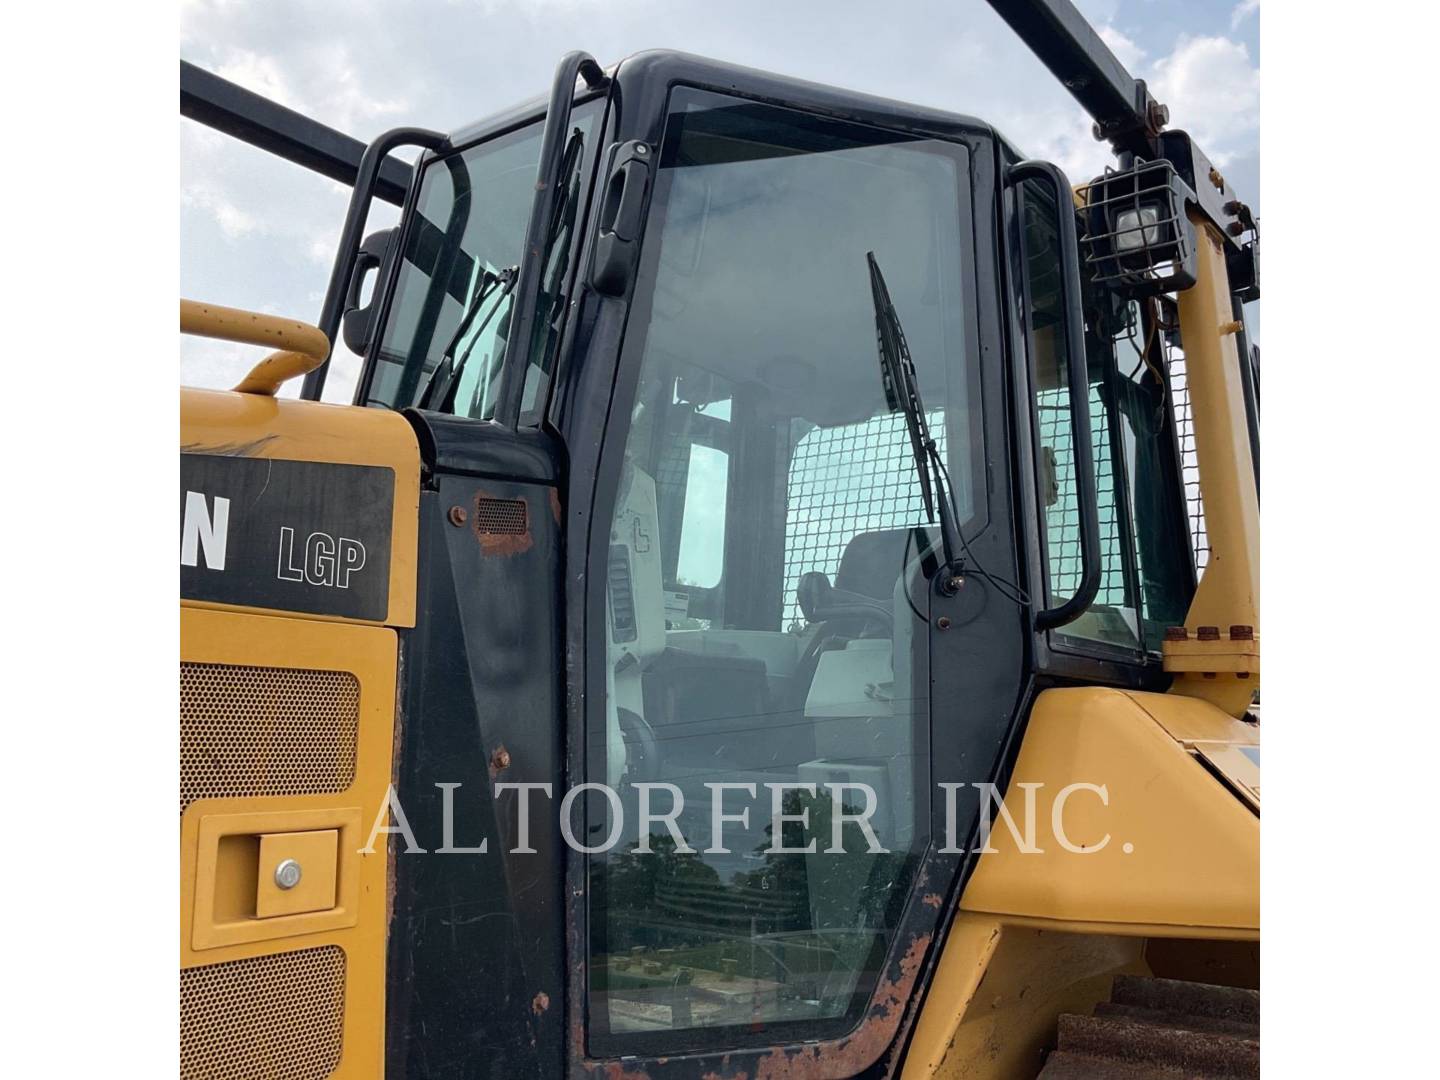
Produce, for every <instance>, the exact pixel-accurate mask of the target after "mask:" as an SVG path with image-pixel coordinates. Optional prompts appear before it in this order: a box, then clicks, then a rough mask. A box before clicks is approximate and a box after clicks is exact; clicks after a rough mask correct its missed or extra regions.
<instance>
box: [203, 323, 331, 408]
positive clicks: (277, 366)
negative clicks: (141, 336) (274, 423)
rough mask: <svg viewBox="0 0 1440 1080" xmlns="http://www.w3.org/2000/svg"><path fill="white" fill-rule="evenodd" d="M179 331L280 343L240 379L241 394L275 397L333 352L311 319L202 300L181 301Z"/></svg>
mask: <svg viewBox="0 0 1440 1080" xmlns="http://www.w3.org/2000/svg"><path fill="white" fill-rule="evenodd" d="M180 332H181V333H182V334H193V335H195V336H196V337H207V338H218V339H219V340H221V341H236V342H239V343H240V344H242V345H268V346H271V347H272V348H275V349H276V350H277V351H276V352H272V353H271V354H270V355H269V356H267V357H265V359H263V360H261V361H260V362H259V363H258V364H256V365H255V366H254V367H253V368H251V369H250V374H248V375H246V376H245V378H243V379H241V380H240V382H239V383H238V384H236V386H235V389H236V390H237V391H239V392H240V393H242V394H263V395H264V396H266V397H274V396H275V394H276V393H278V392H279V390H280V387H281V386H282V385H283V384H284V383H285V382H286V381H287V380H289V379H293V378H296V377H297V376H300V375H305V374H308V373H309V372H311V371H314V370H315V369H316V368H318V367H319V366H320V365H321V364H323V363H324V362H325V358H326V357H327V356H329V355H330V339H329V338H327V337H326V336H325V335H324V334H323V333H321V332H320V330H319V328H318V327H314V326H311V325H310V324H309V323H303V322H300V321H299V320H297V319H285V318H281V317H280V316H278V315H261V314H260V313H259V312H256V311H243V310H241V309H240V308H231V307H222V306H221V305H219V304H202V303H200V302H199V301H198V300H184V299H182V300H181V301H180Z"/></svg>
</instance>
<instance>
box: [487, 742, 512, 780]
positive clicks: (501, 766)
mask: <svg viewBox="0 0 1440 1080" xmlns="http://www.w3.org/2000/svg"><path fill="white" fill-rule="evenodd" d="M509 767H510V751H509V750H506V749H505V747H503V746H497V747H496V748H495V750H494V752H492V753H491V755H490V779H491V780H494V779H495V777H496V776H498V775H499V774H500V773H501V772H503V771H504V770H505V769H508V768H509Z"/></svg>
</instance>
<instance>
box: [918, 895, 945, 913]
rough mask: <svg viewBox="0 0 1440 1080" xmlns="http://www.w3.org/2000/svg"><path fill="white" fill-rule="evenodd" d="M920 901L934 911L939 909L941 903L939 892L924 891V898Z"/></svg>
mask: <svg viewBox="0 0 1440 1080" xmlns="http://www.w3.org/2000/svg"><path fill="white" fill-rule="evenodd" d="M920 902H921V903H922V904H924V905H925V906H926V907H933V908H934V909H935V910H936V911H939V910H940V905H941V903H943V901H942V900H941V899H940V894H939V893H935V892H932V893H926V894H925V897H924V899H923V900H921V901H920Z"/></svg>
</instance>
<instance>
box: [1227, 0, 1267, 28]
mask: <svg viewBox="0 0 1440 1080" xmlns="http://www.w3.org/2000/svg"><path fill="white" fill-rule="evenodd" d="M1259 11H1260V0H1240V3H1238V4H1236V5H1235V10H1234V11H1232V12H1231V13H1230V29H1231V30H1238V29H1239V28H1240V24H1241V23H1243V22H1244V21H1245V20H1246V19H1248V18H1249V17H1250V16H1251V15H1255V14H1258V13H1259Z"/></svg>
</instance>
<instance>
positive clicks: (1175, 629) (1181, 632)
mask: <svg viewBox="0 0 1440 1080" xmlns="http://www.w3.org/2000/svg"><path fill="white" fill-rule="evenodd" d="M1189 638H1190V631H1189V630H1186V629H1185V627H1183V626H1167V627H1166V628H1165V640H1166V641H1187V640H1189Z"/></svg>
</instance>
